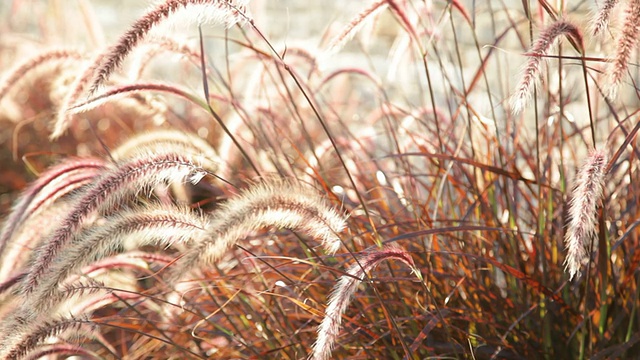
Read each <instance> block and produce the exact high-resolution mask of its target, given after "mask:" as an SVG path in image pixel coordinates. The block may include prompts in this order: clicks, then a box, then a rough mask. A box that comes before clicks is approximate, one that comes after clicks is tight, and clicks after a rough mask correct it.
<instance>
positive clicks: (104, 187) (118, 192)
mask: <svg viewBox="0 0 640 360" xmlns="http://www.w3.org/2000/svg"><path fill="white" fill-rule="evenodd" d="M205 174H206V171H205V170H204V169H202V168H201V167H200V166H199V165H197V164H196V163H194V162H193V158H190V157H187V156H183V155H178V154H175V153H171V152H169V153H165V154H162V153H160V154H151V155H147V156H144V155H143V156H139V157H137V158H135V159H132V160H131V161H129V162H126V163H124V164H121V165H120V166H118V167H117V168H115V169H114V170H111V171H109V172H106V173H105V174H104V175H102V176H101V177H100V178H99V179H97V180H96V181H95V182H94V183H93V184H92V186H91V187H90V188H88V189H87V190H86V191H85V192H84V193H83V194H82V195H81V196H79V197H78V198H77V199H76V201H75V203H74V204H75V206H74V208H73V210H72V211H71V212H70V213H69V214H68V216H67V217H66V218H65V219H63V220H62V221H61V224H60V226H59V227H58V228H57V229H56V231H55V232H54V233H53V235H51V238H50V239H49V240H48V241H47V243H46V244H44V245H43V246H42V247H41V248H39V249H38V250H37V251H36V254H37V255H36V260H35V261H34V263H33V265H32V266H31V268H30V269H29V276H27V278H26V280H25V282H24V286H23V289H22V291H23V292H24V293H25V294H28V293H31V292H32V291H34V290H35V288H36V286H37V285H38V283H39V282H40V279H41V277H42V276H43V275H45V273H46V270H47V268H48V267H49V266H50V264H51V262H52V261H53V260H54V259H55V258H56V256H57V254H58V252H59V251H60V250H61V249H62V248H63V247H64V246H66V244H67V243H68V242H69V241H70V240H71V238H72V237H73V235H74V234H76V233H77V232H78V230H79V229H80V227H81V226H82V224H83V222H84V221H85V220H86V219H87V217H88V216H89V215H90V214H92V213H93V212H94V211H98V210H100V209H103V208H110V207H111V206H113V205H115V204H117V203H118V202H119V201H121V200H122V199H123V198H124V197H125V196H126V195H128V194H131V193H134V194H136V193H139V192H140V191H141V190H143V189H149V188H151V187H153V186H155V185H158V184H161V183H163V182H179V181H184V180H188V181H191V182H193V183H194V184H195V183H197V182H199V181H200V179H202V177H203V176H204V175H205Z"/></svg>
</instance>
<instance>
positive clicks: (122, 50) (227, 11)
mask: <svg viewBox="0 0 640 360" xmlns="http://www.w3.org/2000/svg"><path fill="white" fill-rule="evenodd" d="M247 2H248V0H239V1H232V0H167V1H165V2H164V3H162V4H160V5H158V6H156V7H154V8H152V9H151V10H150V11H149V12H147V13H146V14H145V15H144V16H142V17H141V18H140V19H138V20H137V21H136V22H135V23H134V24H133V25H132V26H131V27H130V28H129V30H127V31H126V32H125V33H124V34H123V35H122V36H121V37H120V39H119V40H118V41H117V42H116V44H115V45H113V46H112V47H111V48H109V50H108V51H107V53H106V54H105V56H104V57H101V58H100V62H98V63H96V64H95V65H94V68H93V71H92V74H93V77H92V80H91V82H90V84H89V87H88V93H89V94H90V95H91V94H94V93H95V92H96V90H97V89H98V88H99V87H100V86H101V85H102V84H103V83H104V82H105V81H106V80H107V79H108V78H109V76H110V75H111V73H113V71H114V70H116V69H117V68H118V67H119V66H120V64H121V63H122V61H123V60H124V58H125V57H126V56H127V55H128V54H129V53H130V52H131V50H133V49H134V48H135V47H136V46H137V45H138V43H139V42H140V41H141V40H142V39H143V38H144V37H145V36H146V35H147V33H148V32H149V31H151V29H152V28H153V27H155V26H157V25H158V24H159V23H161V22H162V21H164V20H166V19H168V18H169V17H170V16H171V15H173V14H174V13H175V12H177V11H179V10H185V9H186V10H188V9H189V7H190V6H197V5H205V6H207V9H208V10H210V13H212V14H215V16H208V17H200V16H199V15H198V14H199V13H198V12H194V13H193V14H194V15H195V16H198V17H199V18H202V19H203V20H204V19H207V20H209V21H213V22H216V23H225V24H226V25H227V26H231V25H233V24H236V23H238V22H240V21H241V20H243V18H242V17H241V16H239V15H238V10H239V9H240V8H242V7H244V6H245V5H246V3H247Z"/></svg>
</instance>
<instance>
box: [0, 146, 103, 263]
mask: <svg viewBox="0 0 640 360" xmlns="http://www.w3.org/2000/svg"><path fill="white" fill-rule="evenodd" d="M106 167H107V164H106V162H105V161H104V160H102V159H98V158H77V159H73V158H70V159H66V160H64V161H63V162H61V163H60V164H58V165H55V166H53V167H51V168H50V169H49V170H47V171H45V172H44V173H43V174H41V175H40V177H38V179H37V180H36V181H34V182H33V183H32V184H31V185H30V186H29V187H28V188H27V189H26V190H25V191H24V193H23V194H22V195H21V196H20V197H19V198H18V200H17V201H16V202H15V205H14V206H13V208H12V209H11V212H10V213H9V215H8V216H7V217H6V219H5V221H4V224H3V226H2V230H1V231H0V256H2V254H3V253H4V250H5V248H6V246H7V242H8V241H9V239H10V238H11V237H12V236H13V234H14V232H15V230H16V229H17V228H18V226H20V224H22V223H23V222H24V221H25V219H26V218H28V217H29V216H32V215H34V214H35V213H37V212H38V210H39V209H41V208H42V207H43V206H46V205H47V204H50V203H52V202H54V201H55V200H56V199H58V198H60V197H61V196H64V195H65V194H67V193H68V192H70V191H71V190H73V189H76V188H77V187H78V186H81V185H83V184H85V183H86V182H87V181H89V180H90V179H91V178H93V176H95V175H96V174H97V172H98V171H101V170H105V169H106Z"/></svg>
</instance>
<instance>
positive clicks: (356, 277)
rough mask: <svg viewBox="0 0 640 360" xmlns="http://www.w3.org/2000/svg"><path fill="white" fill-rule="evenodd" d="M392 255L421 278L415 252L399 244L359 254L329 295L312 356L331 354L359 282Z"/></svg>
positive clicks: (315, 358)
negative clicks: (413, 254) (409, 251)
mask: <svg viewBox="0 0 640 360" xmlns="http://www.w3.org/2000/svg"><path fill="white" fill-rule="evenodd" d="M390 259H395V260H399V261H401V262H403V263H405V264H406V265H407V266H409V267H410V268H411V270H412V271H413V272H415V273H416V274H417V275H418V277H419V278H421V276H420V275H419V272H418V271H417V270H416V267H415V264H414V262H413V258H412V257H411V255H410V254H409V253H408V252H406V251H405V250H404V249H402V248H400V247H398V246H394V245H389V246H386V247H384V248H382V249H381V250H377V251H374V252H371V253H369V254H367V255H365V256H363V257H361V258H359V259H358V261H357V263H356V264H353V265H352V266H351V267H350V268H349V270H347V273H346V274H345V275H343V276H341V277H340V280H338V283H337V284H336V286H335V288H334V290H333V292H332V293H331V296H330V297H329V304H328V306H327V309H326V310H325V316H324V318H323V319H322V322H321V323H320V326H318V337H317V340H316V342H315V343H314V344H313V351H312V353H311V354H310V355H309V359H310V360H326V359H330V358H331V352H332V350H333V347H334V344H335V342H336V339H337V338H338V335H339V333H340V325H341V324H342V315H343V314H344V312H345V311H346V310H347V307H348V306H349V303H350V302H351V298H352V296H353V294H355V292H356V290H357V289H358V285H360V283H361V282H362V281H364V280H365V276H366V273H367V272H369V271H371V270H373V269H374V268H375V267H376V266H377V265H378V264H380V262H382V261H384V260H390Z"/></svg>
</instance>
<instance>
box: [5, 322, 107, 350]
mask: <svg viewBox="0 0 640 360" xmlns="http://www.w3.org/2000/svg"><path fill="white" fill-rule="evenodd" d="M24 326H25V327H28V328H29V330H30V331H25V332H24V334H26V335H24V336H21V337H17V336H15V333H14V334H13V335H11V336H10V340H8V341H5V342H3V343H2V344H0V358H1V359H6V360H17V359H22V358H24V357H25V356H27V354H29V352H31V351H34V350H35V349H36V348H37V346H38V344H40V343H41V342H43V341H45V340H46V339H49V338H52V337H57V336H61V335H66V336H76V337H81V336H87V334H89V333H91V332H92V331H93V330H94V324H93V323H92V322H90V321H89V320H88V319H85V318H78V319H76V318H61V319H58V320H54V321H46V322H39V323H38V322H33V323H30V324H27V325H24Z"/></svg>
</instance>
